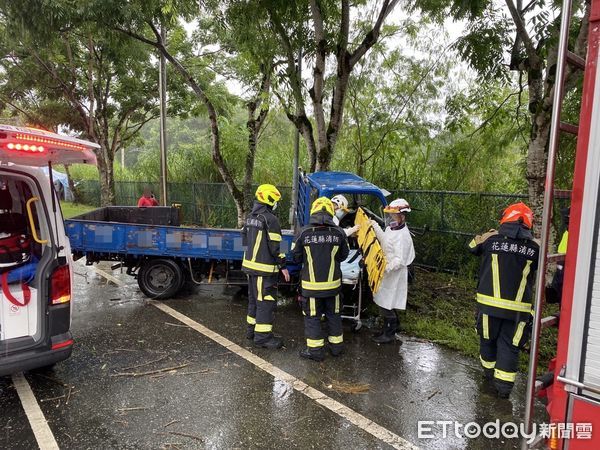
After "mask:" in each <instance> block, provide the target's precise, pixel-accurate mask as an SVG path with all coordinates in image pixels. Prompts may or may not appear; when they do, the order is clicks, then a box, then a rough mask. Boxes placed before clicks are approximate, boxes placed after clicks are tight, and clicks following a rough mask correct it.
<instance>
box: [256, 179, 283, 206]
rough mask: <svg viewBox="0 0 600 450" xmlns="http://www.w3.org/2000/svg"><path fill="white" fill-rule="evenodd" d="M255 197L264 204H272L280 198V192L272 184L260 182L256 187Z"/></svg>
mask: <svg viewBox="0 0 600 450" xmlns="http://www.w3.org/2000/svg"><path fill="white" fill-rule="evenodd" d="M255 195H256V199H257V200H258V201H259V202H260V203H264V204H265V205H269V206H274V205H275V203H277V202H278V201H279V200H280V199H281V193H280V192H279V191H278V190H277V188H276V187H275V186H273V185H272V184H261V185H260V186H259V187H258V188H257V189H256V194H255Z"/></svg>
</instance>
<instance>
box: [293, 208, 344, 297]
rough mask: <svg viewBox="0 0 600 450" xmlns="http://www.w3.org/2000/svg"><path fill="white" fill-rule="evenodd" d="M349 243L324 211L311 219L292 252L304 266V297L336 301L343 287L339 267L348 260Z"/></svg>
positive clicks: (301, 281) (302, 274)
mask: <svg viewBox="0 0 600 450" xmlns="http://www.w3.org/2000/svg"><path fill="white" fill-rule="evenodd" d="M348 252H349V249H348V241H347V239H346V234H345V233H344V231H343V230H342V229H341V228H339V227H337V226H335V224H334V222H333V218H332V217H331V216H330V215H329V214H327V213H325V212H322V211H319V212H317V213H315V214H313V215H311V216H310V222H309V225H308V226H307V227H305V228H304V229H303V230H302V231H301V232H300V235H299V236H298V238H297V239H296V242H295V243H294V249H293V251H292V254H293V258H294V262H295V263H296V264H302V270H301V272H300V279H301V280H300V286H301V294H302V296H303V297H307V298H310V297H315V298H324V297H333V296H335V295H337V294H338V293H339V292H340V290H341V287H342V271H341V269H340V263H341V262H342V261H344V260H345V259H346V258H347V257H348Z"/></svg>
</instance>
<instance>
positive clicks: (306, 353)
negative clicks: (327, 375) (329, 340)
mask: <svg viewBox="0 0 600 450" xmlns="http://www.w3.org/2000/svg"><path fill="white" fill-rule="evenodd" d="M300 357H302V358H306V359H312V360H313V361H317V362H321V361H323V360H324V359H325V355H324V353H323V349H322V348H320V349H318V350H315V349H313V350H310V349H309V348H305V349H303V350H300Z"/></svg>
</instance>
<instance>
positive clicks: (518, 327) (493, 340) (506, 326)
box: [477, 312, 530, 395]
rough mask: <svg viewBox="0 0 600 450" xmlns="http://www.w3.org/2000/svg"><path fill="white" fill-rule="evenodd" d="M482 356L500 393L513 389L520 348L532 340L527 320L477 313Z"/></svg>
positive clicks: (507, 392) (480, 355)
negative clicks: (528, 340)
mask: <svg viewBox="0 0 600 450" xmlns="http://www.w3.org/2000/svg"><path fill="white" fill-rule="evenodd" d="M477 333H478V334H479V349H480V350H479V359H480V361H481V365H482V366H483V369H484V371H485V373H486V377H487V378H488V379H490V380H491V379H493V381H494V385H495V387H496V389H497V390H498V392H499V393H500V394H505V395H508V394H510V392H511V391H512V388H513V385H514V383H515V378H516V377H517V370H518V367H519V349H520V348H521V347H522V346H523V345H524V344H525V342H527V339H529V333H530V331H529V327H528V322H527V321H524V320H521V321H515V320H509V319H501V318H499V317H494V316H490V315H488V314H483V313H481V312H480V313H479V314H478V315H477Z"/></svg>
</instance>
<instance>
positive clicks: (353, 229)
mask: <svg viewBox="0 0 600 450" xmlns="http://www.w3.org/2000/svg"><path fill="white" fill-rule="evenodd" d="M359 229H360V225H358V224H356V225H354V226H353V227H351V228H344V233H346V236H348V237H350V236H352V235H353V234H355V233H356V232H357V231H358V230H359Z"/></svg>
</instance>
